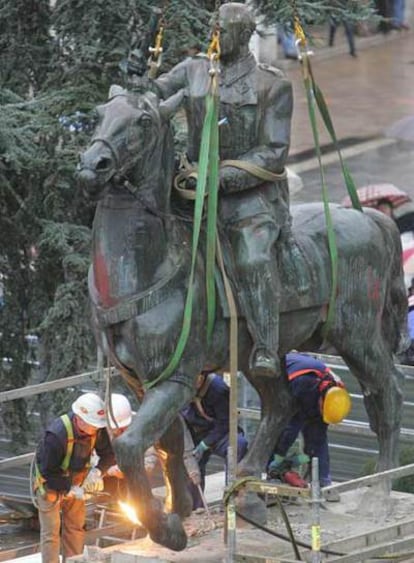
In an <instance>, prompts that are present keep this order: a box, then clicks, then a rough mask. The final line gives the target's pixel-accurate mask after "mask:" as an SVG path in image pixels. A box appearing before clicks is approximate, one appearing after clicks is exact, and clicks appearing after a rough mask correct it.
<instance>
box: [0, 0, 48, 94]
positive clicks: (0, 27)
mask: <svg viewBox="0 0 414 563" xmlns="http://www.w3.org/2000/svg"><path fill="white" fill-rule="evenodd" d="M51 49H52V42H51V36H50V2H49V0H13V1H11V0H0V88H1V87H3V88H4V87H6V88H9V89H11V90H14V91H15V92H16V93H19V94H21V95H23V96H26V95H28V94H29V93H30V94H34V93H36V92H37V91H38V90H39V89H40V88H41V85H42V83H43V81H44V79H45V77H46V73H47V68H48V63H49V59H50V54H51Z"/></svg>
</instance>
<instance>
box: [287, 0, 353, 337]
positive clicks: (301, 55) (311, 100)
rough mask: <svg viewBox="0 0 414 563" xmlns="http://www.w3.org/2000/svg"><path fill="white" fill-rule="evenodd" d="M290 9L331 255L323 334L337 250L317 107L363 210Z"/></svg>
mask: <svg viewBox="0 0 414 563" xmlns="http://www.w3.org/2000/svg"><path fill="white" fill-rule="evenodd" d="M291 4H292V10H293V27H294V33H295V38H296V48H297V51H298V59H299V60H300V61H301V63H302V64H301V68H302V75H303V82H304V86H305V92H306V100H307V106H308V114H309V120H310V123H311V128H312V134H313V139H314V143H315V152H316V157H317V159H318V164H319V172H320V180H321V186H322V200H323V207H324V212H325V220H326V229H327V236H328V247H329V255H330V262H331V278H332V279H331V284H332V285H331V294H330V297H329V305H328V313H327V319H326V322H325V324H324V326H323V329H322V330H323V335H324V336H325V337H326V335H327V334H328V332H329V329H330V328H331V326H332V323H333V320H334V315H335V303H336V294H337V289H338V248H337V244H336V235H335V230H334V226H333V221H332V214H331V210H330V207H329V195H328V188H327V184H326V178H325V173H324V168H323V164H322V152H321V147H320V141H319V131H318V125H317V122H316V108H315V104H316V107H317V108H318V110H319V113H320V115H321V117H322V120H323V122H324V125H325V127H326V129H327V131H328V133H329V135H330V137H331V139H332V141H333V144H334V146H335V149H336V151H337V153H338V156H339V161H340V165H341V169H342V174H343V177H344V181H345V186H346V188H347V191H348V194H349V196H350V199H351V202H352V206H353V207H354V209H357V210H359V211H362V207H361V203H360V201H359V198H358V194H357V191H356V186H355V183H354V180H353V178H352V176H351V173H350V171H349V169H348V167H347V166H346V164H345V162H344V160H343V158H342V154H341V150H340V147H339V143H338V139H337V136H336V133H335V129H334V126H333V122H332V119H331V116H330V113H329V110H328V106H327V104H326V101H325V98H324V96H323V94H322V91H321V89H320V88H319V86H318V85H317V83H316V81H315V78H314V75H313V71H312V65H311V61H310V57H311V55H312V54H313V53H312V51H310V50H309V49H308V44H307V40H306V35H305V32H304V29H303V27H302V25H301V22H300V16H299V11H298V7H297V4H296V0H291Z"/></svg>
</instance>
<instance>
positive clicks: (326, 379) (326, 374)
mask: <svg viewBox="0 0 414 563" xmlns="http://www.w3.org/2000/svg"><path fill="white" fill-rule="evenodd" d="M310 374H314V375H316V377H318V378H319V379H320V381H319V383H318V391H319V393H320V394H321V395H323V394H324V393H325V392H326V391H327V390H328V389H329V388H330V387H345V386H344V384H343V383H342V381H341V380H340V379H339V377H337V376H335V375H334V374H333V373H332V372H331V370H330V369H329V368H326V370H323V371H322V370H318V369H315V368H312V369H309V368H308V369H298V370H296V371H293V372H292V373H289V374H288V380H289V381H293V380H294V379H296V378H297V377H300V376H301V375H310Z"/></svg>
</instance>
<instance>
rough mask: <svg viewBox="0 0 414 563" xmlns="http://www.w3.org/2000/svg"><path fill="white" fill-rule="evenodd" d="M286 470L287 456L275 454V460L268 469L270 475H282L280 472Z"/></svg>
mask: <svg viewBox="0 0 414 563" xmlns="http://www.w3.org/2000/svg"><path fill="white" fill-rule="evenodd" d="M285 468H286V461H285V456H283V455H279V454H275V455H274V456H273V460H272V461H271V462H270V463H269V465H268V467H267V472H268V473H269V475H272V474H280V471H281V470H283V469H285Z"/></svg>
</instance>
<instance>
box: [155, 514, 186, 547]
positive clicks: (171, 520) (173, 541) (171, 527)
mask: <svg viewBox="0 0 414 563" xmlns="http://www.w3.org/2000/svg"><path fill="white" fill-rule="evenodd" d="M149 533H150V538H151V539H152V541H153V542H155V543H158V544H159V545H162V546H164V547H167V548H168V549H172V550H173V551H182V550H183V549H185V548H186V547H187V535H186V533H185V530H184V528H183V525H182V523H181V520H180V518H179V516H178V515H177V514H165V515H164V516H163V518H161V519H160V521H159V522H157V527H156V528H155V529H153V530H150V531H149Z"/></svg>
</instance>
